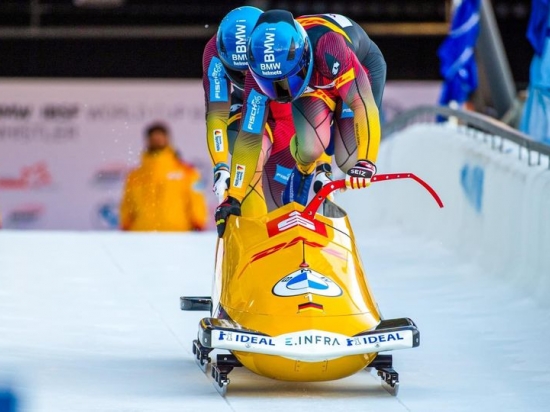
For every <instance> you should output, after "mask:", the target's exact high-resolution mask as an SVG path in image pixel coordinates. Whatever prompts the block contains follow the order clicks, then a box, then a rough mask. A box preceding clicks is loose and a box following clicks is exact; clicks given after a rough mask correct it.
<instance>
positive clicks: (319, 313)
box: [214, 203, 380, 381]
mask: <svg viewBox="0 0 550 412" xmlns="http://www.w3.org/2000/svg"><path fill="white" fill-rule="evenodd" d="M301 211H303V207H302V206H300V205H298V204H296V203H292V204H289V205H286V206H284V207H283V208H280V209H277V210H275V211H273V212H271V213H270V214H268V215H266V216H264V217H262V218H259V219H252V218H244V217H231V218H230V219H229V221H228V225H227V229H226V234H225V236H224V242H221V243H220V245H219V246H218V247H219V248H220V247H221V248H222V249H223V250H218V259H221V258H222V256H223V259H222V264H221V266H220V265H219V263H220V262H217V268H218V270H217V274H216V276H217V277H218V279H217V280H216V283H217V284H218V287H219V292H220V293H219V299H220V301H219V305H220V307H219V308H218V309H217V312H218V315H221V313H223V316H227V317H229V318H230V319H232V320H233V321H235V322H237V323H238V324H240V325H241V326H242V327H244V328H247V329H249V330H255V331H258V332H261V333H264V334H267V335H269V336H277V335H281V334H285V333H290V332H299V331H309V330H321V331H328V332H334V333H340V334H343V335H347V336H353V335H355V334H358V333H361V332H364V331H366V330H370V329H373V328H375V327H376V326H377V325H378V323H379V322H380V314H379V312H378V308H377V305H376V303H375V301H374V299H373V297H372V294H371V292H370V290H369V287H368V284H367V281H366V277H365V274H364V271H363V266H362V264H361V260H360V258H359V255H358V253H357V249H356V247H355V242H354V238H353V232H352V230H351V227H350V225H349V221H348V219H347V217H340V218H325V217H323V216H320V215H317V216H316V223H315V226H316V227H315V228H313V227H311V224H310V223H308V221H302V220H300V219H299V215H298V216H297V214H296V212H301ZM289 215H290V216H289ZM303 270H306V271H308V273H310V274H309V275H308V276H307V277H306V276H305V275H303V274H302V273H303V272H302V271H303ZM300 276H301V277H300ZM220 308H222V309H223V310H222V311H220ZM214 315H216V313H214ZM234 354H235V355H236V357H237V358H238V359H239V361H240V362H241V363H242V364H243V365H244V366H245V367H246V368H248V369H250V370H252V371H253V372H256V373H258V374H260V375H263V376H267V377H270V378H274V379H280V380H290V381H321V380H333V379H340V378H343V377H345V376H349V375H352V374H354V373H356V372H358V371H359V370H361V369H362V368H364V367H365V366H366V365H368V364H369V363H370V362H371V361H372V360H373V359H374V357H375V356H376V353H370V354H362V355H352V356H345V357H341V358H337V359H331V360H325V361H321V362H304V361H300V360H296V359H287V358H283V357H279V356H272V355H262V354H254V353H244V352H234Z"/></svg>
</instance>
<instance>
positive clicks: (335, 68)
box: [332, 60, 340, 76]
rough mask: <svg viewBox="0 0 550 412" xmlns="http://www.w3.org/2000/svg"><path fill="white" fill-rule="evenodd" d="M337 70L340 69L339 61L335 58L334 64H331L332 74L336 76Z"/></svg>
mask: <svg viewBox="0 0 550 412" xmlns="http://www.w3.org/2000/svg"><path fill="white" fill-rule="evenodd" d="M339 71H340V62H339V61H338V60H335V61H334V64H333V65H332V74H333V75H334V76H336V75H337V74H338V72H339Z"/></svg>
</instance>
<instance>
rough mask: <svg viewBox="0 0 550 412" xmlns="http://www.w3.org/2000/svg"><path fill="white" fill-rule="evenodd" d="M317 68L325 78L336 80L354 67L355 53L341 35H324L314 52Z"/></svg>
mask: <svg viewBox="0 0 550 412" xmlns="http://www.w3.org/2000/svg"><path fill="white" fill-rule="evenodd" d="M313 56H314V57H313V58H314V61H315V68H316V69H317V70H318V71H319V72H320V73H321V74H322V75H323V76H325V77H327V78H329V79H334V78H336V77H338V76H339V75H340V74H341V73H343V72H345V71H347V70H349V69H350V67H351V66H352V65H353V51H352V50H351V49H350V48H349V47H348V44H347V42H346V40H345V38H344V36H342V35H341V34H340V33H336V32H333V31H330V32H327V33H325V34H323V35H322V36H321V37H320V38H319V40H318V41H317V43H316V44H315V48H314V50H313Z"/></svg>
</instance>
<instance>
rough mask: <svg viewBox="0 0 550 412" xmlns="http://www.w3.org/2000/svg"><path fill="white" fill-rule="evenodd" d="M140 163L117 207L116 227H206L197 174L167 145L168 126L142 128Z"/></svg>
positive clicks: (134, 229)
mask: <svg viewBox="0 0 550 412" xmlns="http://www.w3.org/2000/svg"><path fill="white" fill-rule="evenodd" d="M146 137H147V149H146V151H145V152H144V153H143V155H142V162H141V165H140V166H139V167H138V168H137V169H135V170H133V171H132V172H130V174H129V175H128V177H127V179H126V184H125V187H124V196H123V199H122V203H121V206H120V227H121V229H122V230H133V231H153V230H154V231H180V232H185V231H190V230H203V229H204V228H205V226H206V218H207V205H206V199H205V197H204V194H203V193H202V191H201V190H200V188H201V182H200V181H201V176H200V173H199V172H198V170H197V169H195V168H194V167H193V166H191V165H188V164H185V163H184V162H182V161H181V160H180V159H179V157H178V155H177V153H176V152H175V150H174V149H173V148H172V147H171V146H170V136H169V132H168V129H167V128H166V127H165V126H164V125H162V124H158V123H157V124H153V125H151V126H149V127H148V128H147V130H146Z"/></svg>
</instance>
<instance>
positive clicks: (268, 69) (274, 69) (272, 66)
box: [260, 63, 283, 76]
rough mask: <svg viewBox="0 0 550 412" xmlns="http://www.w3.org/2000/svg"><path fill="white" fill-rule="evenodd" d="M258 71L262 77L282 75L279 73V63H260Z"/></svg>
mask: <svg viewBox="0 0 550 412" xmlns="http://www.w3.org/2000/svg"><path fill="white" fill-rule="evenodd" d="M260 70H261V71H262V74H263V75H264V76H274V75H279V74H283V72H282V71H281V63H260Z"/></svg>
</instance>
